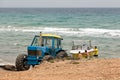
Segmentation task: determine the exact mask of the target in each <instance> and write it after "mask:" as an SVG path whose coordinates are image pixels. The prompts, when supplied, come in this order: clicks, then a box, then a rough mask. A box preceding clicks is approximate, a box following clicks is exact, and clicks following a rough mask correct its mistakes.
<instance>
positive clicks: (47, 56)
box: [43, 55, 53, 61]
mask: <svg viewBox="0 0 120 80" xmlns="http://www.w3.org/2000/svg"><path fill="white" fill-rule="evenodd" d="M50 60H53V57H52V56H51V55H45V56H44V58H43V61H50Z"/></svg>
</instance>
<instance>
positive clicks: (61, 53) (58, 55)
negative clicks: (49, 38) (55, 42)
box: [56, 51, 68, 58]
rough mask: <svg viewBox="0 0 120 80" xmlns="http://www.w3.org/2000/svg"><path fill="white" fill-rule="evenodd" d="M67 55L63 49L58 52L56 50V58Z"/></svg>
mask: <svg viewBox="0 0 120 80" xmlns="http://www.w3.org/2000/svg"><path fill="white" fill-rule="evenodd" d="M67 56H68V55H67V53H66V52H65V51H60V52H58V54H57V56H56V57H57V58H64V57H67Z"/></svg>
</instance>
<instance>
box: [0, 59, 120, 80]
mask: <svg viewBox="0 0 120 80" xmlns="http://www.w3.org/2000/svg"><path fill="white" fill-rule="evenodd" d="M0 80H120V59H119V58H118V59H91V60H65V61H59V62H58V61H55V62H54V63H50V62H44V63H42V64H40V65H38V66H35V67H34V68H31V69H30V70H27V71H8V70H4V69H2V68H0Z"/></svg>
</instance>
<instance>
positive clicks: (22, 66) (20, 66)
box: [15, 54, 30, 71]
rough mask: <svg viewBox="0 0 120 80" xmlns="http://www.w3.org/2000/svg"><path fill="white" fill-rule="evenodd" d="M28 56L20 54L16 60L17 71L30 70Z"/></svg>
mask: <svg viewBox="0 0 120 80" xmlns="http://www.w3.org/2000/svg"><path fill="white" fill-rule="evenodd" d="M26 57H27V55H26V54H20V55H18V56H17V58H16V64H15V65H16V69H17V71H25V70H28V69H29V68H30V65H27V64H26Z"/></svg>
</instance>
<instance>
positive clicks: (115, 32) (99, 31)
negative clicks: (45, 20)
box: [0, 26, 120, 38]
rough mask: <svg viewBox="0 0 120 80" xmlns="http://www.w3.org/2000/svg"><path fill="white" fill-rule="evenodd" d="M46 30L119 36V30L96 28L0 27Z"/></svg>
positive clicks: (99, 35)
mask: <svg viewBox="0 0 120 80" xmlns="http://www.w3.org/2000/svg"><path fill="white" fill-rule="evenodd" d="M5 31H10V32H46V33H57V34H61V35H67V36H80V37H82V36H94V37H115V38H120V30H112V29H98V28H59V27H56V28H55V27H12V26H7V27H1V28H0V32H5Z"/></svg>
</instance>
